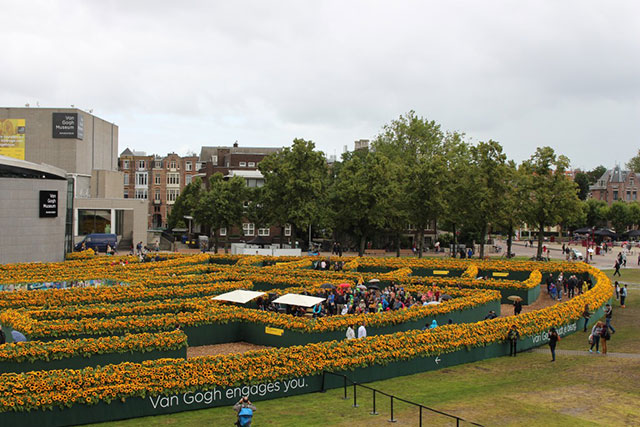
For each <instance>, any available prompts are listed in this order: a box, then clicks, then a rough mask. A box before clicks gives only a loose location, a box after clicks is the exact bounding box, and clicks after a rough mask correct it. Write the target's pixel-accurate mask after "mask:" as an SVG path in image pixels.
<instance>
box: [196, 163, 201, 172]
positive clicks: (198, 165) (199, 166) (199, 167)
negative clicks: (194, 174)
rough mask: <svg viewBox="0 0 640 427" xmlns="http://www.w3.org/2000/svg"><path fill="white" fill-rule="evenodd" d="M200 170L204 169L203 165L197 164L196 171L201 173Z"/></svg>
mask: <svg viewBox="0 0 640 427" xmlns="http://www.w3.org/2000/svg"><path fill="white" fill-rule="evenodd" d="M200 169H202V163H200V162H196V170H197V171H199V170H200Z"/></svg>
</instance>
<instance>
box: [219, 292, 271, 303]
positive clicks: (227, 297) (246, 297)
mask: <svg viewBox="0 0 640 427" xmlns="http://www.w3.org/2000/svg"><path fill="white" fill-rule="evenodd" d="M261 295H264V292H256V291H244V290H241V289H238V290H235V291H231V292H227V293H225V294H220V295H218V296H216V297H213V298H211V299H214V300H217V301H229V302H237V303H240V304H246V303H248V302H249V301H251V300H252V299H256V298H258V297H259V296H261Z"/></svg>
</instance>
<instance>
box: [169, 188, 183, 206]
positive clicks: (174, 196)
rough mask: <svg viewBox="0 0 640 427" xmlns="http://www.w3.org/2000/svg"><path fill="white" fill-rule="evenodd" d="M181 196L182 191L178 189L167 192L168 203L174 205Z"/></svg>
mask: <svg viewBox="0 0 640 427" xmlns="http://www.w3.org/2000/svg"><path fill="white" fill-rule="evenodd" d="M179 195H180V190H178V189H177V188H171V189H168V190H167V203H174V202H175V201H176V199H177V198H178V196H179Z"/></svg>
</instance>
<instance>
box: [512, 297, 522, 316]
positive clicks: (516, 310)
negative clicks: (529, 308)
mask: <svg viewBox="0 0 640 427" xmlns="http://www.w3.org/2000/svg"><path fill="white" fill-rule="evenodd" d="M521 312H522V301H520V300H516V301H514V302H513V315H514V316H517V315H518V314H520V313H521Z"/></svg>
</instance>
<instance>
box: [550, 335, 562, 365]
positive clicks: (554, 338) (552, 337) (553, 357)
mask: <svg viewBox="0 0 640 427" xmlns="http://www.w3.org/2000/svg"><path fill="white" fill-rule="evenodd" d="M558 341H560V335H558V331H556V328H551V329H550V330H549V349H550V350H551V361H552V362H555V361H556V344H557V343H558Z"/></svg>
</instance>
